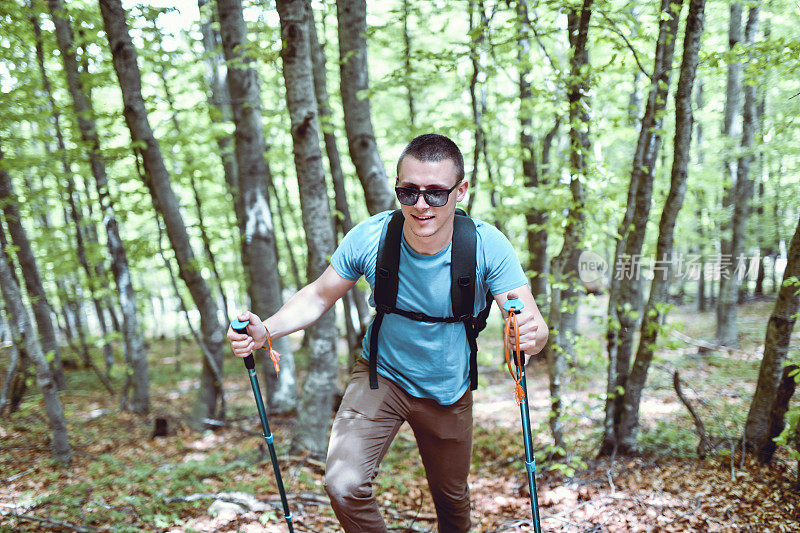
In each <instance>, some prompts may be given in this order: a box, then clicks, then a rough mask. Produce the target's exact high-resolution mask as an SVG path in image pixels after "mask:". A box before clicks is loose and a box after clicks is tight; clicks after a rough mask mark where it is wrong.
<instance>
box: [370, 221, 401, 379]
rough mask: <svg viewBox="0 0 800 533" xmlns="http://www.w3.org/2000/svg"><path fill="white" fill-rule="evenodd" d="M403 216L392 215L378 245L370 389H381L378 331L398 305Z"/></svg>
mask: <svg viewBox="0 0 800 533" xmlns="http://www.w3.org/2000/svg"><path fill="white" fill-rule="evenodd" d="M403 220H404V219H403V213H402V211H400V210H399V209H398V210H396V211H395V212H394V213H392V214H391V216H390V217H389V222H388V223H387V225H386V230H385V231H384V232H383V234H382V235H381V241H380V244H379V245H378V259H377V261H376V263H375V292H374V294H373V296H374V298H375V308H376V310H377V314H376V315H375V320H373V321H372V329H371V331H370V336H369V387H370V388H371V389H377V388H378V331H379V330H380V329H381V323H382V322H383V317H384V315H385V314H386V313H387V312H391V310H392V309H394V308H395V307H396V305H397V287H398V285H399V283H400V239H401V237H402V236H403Z"/></svg>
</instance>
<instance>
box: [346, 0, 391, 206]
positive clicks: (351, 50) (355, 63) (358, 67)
mask: <svg viewBox="0 0 800 533" xmlns="http://www.w3.org/2000/svg"><path fill="white" fill-rule="evenodd" d="M336 11H337V16H338V19H339V25H338V28H339V59H340V74H341V93H342V107H343V109H344V127H345V131H346V132H347V146H348V148H349V149H350V158H351V159H352V160H353V164H354V165H355V167H356V173H357V174H358V179H359V180H361V186H362V187H363V189H364V196H365V197H366V201H367V210H368V211H369V213H370V214H371V215H374V214H376V213H380V212H381V211H386V210H388V209H394V207H395V201H394V194H393V191H392V189H391V188H390V187H389V181H388V178H387V176H386V169H385V168H384V167H383V160H382V159H381V156H380V152H379V151H378V145H377V142H376V140H375V133H374V131H373V129H372V113H371V111H370V103H369V98H365V97H363V94H364V93H366V92H367V91H368V89H369V73H368V71H367V39H366V32H367V4H366V0H337V1H336Z"/></svg>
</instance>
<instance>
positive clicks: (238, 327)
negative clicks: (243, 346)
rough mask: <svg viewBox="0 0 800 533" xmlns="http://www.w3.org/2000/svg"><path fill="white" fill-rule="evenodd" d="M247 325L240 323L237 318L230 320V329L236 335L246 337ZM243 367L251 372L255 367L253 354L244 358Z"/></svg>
mask: <svg viewBox="0 0 800 533" xmlns="http://www.w3.org/2000/svg"><path fill="white" fill-rule="evenodd" d="M247 324H248V322H240V321H239V319H238V318H235V319H233V320H231V329H232V330H233V331H235V332H236V333H241V334H242V335H247ZM244 366H245V367H247V369H248V370H253V369H254V368H255V367H256V361H255V359H253V354H250V355H248V356H247V357H245V358H244Z"/></svg>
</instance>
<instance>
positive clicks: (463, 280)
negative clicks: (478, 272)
mask: <svg viewBox="0 0 800 533" xmlns="http://www.w3.org/2000/svg"><path fill="white" fill-rule="evenodd" d="M458 285H459V286H460V287H467V286H469V276H461V277H459V278H458Z"/></svg>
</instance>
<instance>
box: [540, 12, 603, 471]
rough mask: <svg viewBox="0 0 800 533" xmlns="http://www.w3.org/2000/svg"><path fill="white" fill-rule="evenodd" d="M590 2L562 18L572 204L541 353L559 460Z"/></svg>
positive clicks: (582, 227)
mask: <svg viewBox="0 0 800 533" xmlns="http://www.w3.org/2000/svg"><path fill="white" fill-rule="evenodd" d="M591 9H592V0H584V1H583V5H582V7H581V8H580V10H579V9H577V8H574V9H572V10H570V11H569V12H568V14H567V20H568V32H569V33H568V36H569V43H570V47H571V48H572V56H571V57H570V61H569V64H570V77H569V79H570V81H569V84H568V87H567V97H568V99H569V123H570V130H569V140H570V175H571V179H570V191H571V193H572V202H571V204H570V208H569V214H568V215H567V225H566V228H565V229H564V243H563V245H562V246H561V251H560V252H559V253H558V255H557V256H556V257H554V258H553V259H552V261H551V265H550V272H551V275H552V279H553V282H552V284H551V286H550V294H551V299H550V313H549V316H548V321H549V323H550V324H549V325H550V338H549V340H548V343H547V346H546V347H545V356H546V358H547V370H548V376H549V380H550V416H549V422H550V431H551V432H552V434H553V441H554V443H555V445H556V448H557V449H558V452H559V455H560V454H563V453H566V452H565V448H564V445H565V442H564V427H563V421H562V419H561V416H562V411H563V404H562V398H561V396H562V389H563V386H564V381H565V380H566V378H567V357H568V356H570V355H572V352H573V350H574V344H573V339H574V335H575V330H576V325H577V323H576V318H577V314H576V307H577V303H578V298H579V294H580V292H579V289H578V285H579V283H580V282H579V280H578V268H577V267H578V257H579V255H580V248H581V246H582V244H583V239H584V234H585V231H586V223H585V213H584V209H585V197H584V192H583V182H584V181H585V180H586V171H587V163H586V158H587V157H588V156H589V155H590V153H591V151H590V150H591V142H590V139H589V113H588V109H589V102H588V96H587V93H588V91H589V85H588V84H589V82H588V66H589V48H588V37H589V20H590V18H591V15H592V11H591Z"/></svg>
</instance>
